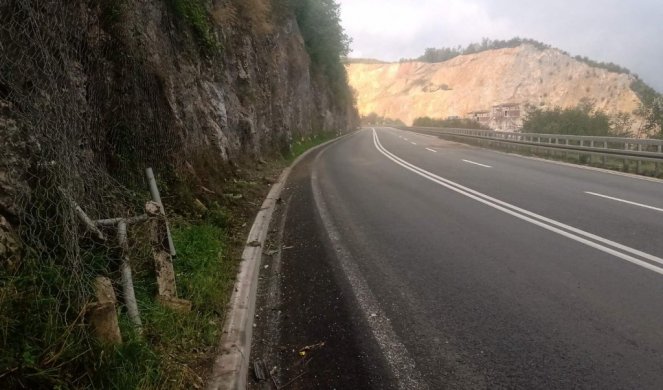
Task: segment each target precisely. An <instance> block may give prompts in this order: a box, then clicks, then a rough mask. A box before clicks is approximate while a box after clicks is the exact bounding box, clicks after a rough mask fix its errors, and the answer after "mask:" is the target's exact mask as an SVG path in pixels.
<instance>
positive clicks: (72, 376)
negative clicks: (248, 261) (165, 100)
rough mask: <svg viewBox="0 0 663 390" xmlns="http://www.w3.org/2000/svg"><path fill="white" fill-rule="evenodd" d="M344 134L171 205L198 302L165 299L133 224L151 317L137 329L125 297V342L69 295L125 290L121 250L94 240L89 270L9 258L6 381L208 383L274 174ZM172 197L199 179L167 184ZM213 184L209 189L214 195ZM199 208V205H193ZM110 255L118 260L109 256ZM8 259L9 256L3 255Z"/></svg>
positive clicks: (142, 303) (189, 293)
mask: <svg viewBox="0 0 663 390" xmlns="http://www.w3.org/2000/svg"><path fill="white" fill-rule="evenodd" d="M334 137H335V134H334V133H324V134H320V135H317V136H311V137H304V138H301V139H299V140H298V141H296V142H294V143H293V144H292V146H291V148H290V152H288V153H286V154H285V155H283V156H273V158H272V159H269V160H268V161H267V162H263V163H261V164H258V165H252V166H250V167H249V166H246V167H243V168H241V169H238V170H237V172H236V174H235V175H234V176H233V177H230V178H228V179H226V181H225V184H223V186H222V187H223V189H222V191H220V193H218V194H217V193H215V194H213V195H210V194H209V190H208V191H207V192H205V193H204V194H198V195H197V196H200V199H202V202H201V204H204V205H203V207H200V206H196V207H197V208H198V211H197V212H181V213H180V214H179V215H178V214H177V213H175V212H173V211H172V210H171V212H169V217H170V223H171V231H172V233H173V239H174V242H175V246H176V248H177V252H178V255H177V258H176V260H175V262H174V268H175V273H176V282H177V290H178V296H179V297H180V298H182V299H187V300H190V301H191V302H192V311H191V312H189V313H179V312H175V311H172V310H170V309H167V308H165V307H163V306H161V305H160V304H158V303H157V302H156V299H155V296H156V291H157V287H156V278H155V275H154V267H153V264H152V262H153V260H152V254H151V248H150V245H149V239H148V238H147V237H146V236H145V235H146V234H147V231H146V229H144V228H141V227H140V225H135V227H132V228H131V229H130V231H129V238H130V247H131V249H130V258H131V264H132V268H133V272H134V275H133V276H134V286H135V292H136V298H137V301H138V305H139V311H140V314H141V319H142V322H143V333H142V335H139V334H137V333H136V332H135V331H134V329H133V327H132V325H131V323H130V321H129V319H128V317H127V314H126V310H125V308H124V307H122V306H120V305H118V313H119V320H120V328H121V333H122V338H123V343H122V344H121V345H118V346H103V345H98V344H97V343H96V341H95V340H94V339H93V338H92V336H91V335H90V332H89V329H88V327H87V325H86V322H85V319H84V315H83V313H84V310H81V309H77V307H78V308H80V307H84V305H85V304H86V302H81V304H80V305H69V303H70V302H69V300H68V296H67V294H68V293H69V292H71V291H78V290H74V287H76V288H78V289H80V285H81V284H83V285H86V286H87V287H85V288H84V290H85V293H84V294H79V295H81V296H83V297H89V298H85V299H90V300H92V299H93V298H92V296H93V295H94V294H93V291H92V288H91V281H92V280H93V279H94V277H95V276H97V275H107V276H108V277H110V278H111V279H112V280H113V283H114V284H115V290H116V292H118V293H119V292H120V290H121V288H120V286H119V280H120V276H119V272H118V270H117V262H116V260H112V259H117V253H113V250H112V248H111V249H109V248H106V247H103V248H97V249H95V247H90V248H86V251H87V252H86V253H88V252H89V253H90V255H89V256H88V257H86V258H85V259H84V261H83V263H82V267H83V271H84V272H82V273H81V274H79V275H73V274H72V272H71V266H70V265H68V264H67V263H66V262H58V260H57V259H58V258H59V257H55V256H54V257H53V259H51V260H49V262H46V261H44V259H38V258H34V259H32V258H26V259H24V262H23V263H22V264H21V265H20V267H21V269H20V270H19V271H20V272H19V271H16V270H15V271H13V272H12V273H9V272H8V268H7V267H5V268H3V267H0V388H1V389H14V388H18V389H24V388H30V389H47V388H48V389H82V388H86V389H87V388H93V389H182V388H187V389H189V388H191V389H196V388H202V387H204V384H205V379H206V377H207V375H208V374H209V372H210V370H211V368H212V363H213V361H214V358H215V356H216V353H217V346H218V342H219V340H220V336H221V331H222V326H223V320H224V316H225V314H226V313H225V310H226V309H225V308H226V304H227V302H228V300H229V297H230V294H231V292H232V286H233V284H234V280H235V276H236V271H237V266H238V263H239V259H240V255H241V251H242V250H243V247H244V243H245V240H246V235H247V233H248V230H249V229H250V227H251V223H252V221H253V219H254V218H255V214H256V212H257V211H258V210H259V208H260V205H261V204H262V201H263V199H264V197H265V196H266V194H267V192H268V191H269V189H270V187H271V184H273V183H274V182H275V181H276V180H277V178H278V176H279V174H280V173H281V171H282V170H283V168H284V167H285V166H287V165H289V164H290V163H291V162H292V161H293V160H294V159H295V158H296V157H297V156H299V155H301V154H302V153H304V152H305V151H306V150H308V149H310V148H311V147H314V146H316V145H319V144H321V143H323V142H325V141H327V140H330V139H332V138H334ZM162 190H163V191H162V195H164V199H166V204H167V206H168V203H169V202H171V201H172V199H174V198H176V197H177V195H178V194H179V195H181V197H183V198H186V199H188V200H187V202H189V203H190V202H192V201H197V200H198V199H197V198H196V195H193V194H188V195H187V196H182V194H184V193H185V192H187V191H190V189H189V188H180V187H178V186H172V187H170V188H169V187H168V186H166V185H165V183H164V185H163V187H162ZM205 194H206V195H205ZM190 206H191V205H189V209H194V208H195V207H190ZM109 260H110V263H109ZM0 265H2V264H0Z"/></svg>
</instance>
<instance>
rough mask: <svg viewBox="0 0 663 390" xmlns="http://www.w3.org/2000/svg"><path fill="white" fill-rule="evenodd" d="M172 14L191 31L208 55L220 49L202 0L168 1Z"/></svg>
mask: <svg viewBox="0 0 663 390" xmlns="http://www.w3.org/2000/svg"><path fill="white" fill-rule="evenodd" d="M168 3H169V4H170V6H171V8H172V9H173V12H174V13H175V14H176V15H177V16H178V17H180V18H182V19H184V20H185V21H186V23H187V24H188V25H189V26H190V27H191V28H192V29H193V32H194V34H195V36H196V39H197V40H198V43H199V44H200V45H201V46H202V47H203V49H205V50H206V51H207V52H208V54H216V53H217V52H219V51H220V50H221V49H222V47H221V44H220V43H219V41H218V40H217V39H216V37H215V36H214V33H213V27H212V23H211V22H210V14H209V12H208V11H207V7H206V5H205V2H204V1H203V0H168Z"/></svg>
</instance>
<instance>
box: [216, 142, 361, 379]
mask: <svg viewBox="0 0 663 390" xmlns="http://www.w3.org/2000/svg"><path fill="white" fill-rule="evenodd" d="M354 133H355V132H352V133H349V134H346V135H343V136H341V137H337V138H334V139H332V140H329V141H327V142H324V143H322V144H320V145H317V146H315V147H313V148H311V149H309V150H307V151H306V152H304V153H302V154H301V155H300V156H299V157H297V159H295V161H293V163H292V164H290V166H289V167H287V168H285V169H284V170H283V172H282V173H281V176H280V177H279V179H278V181H277V182H276V183H275V184H274V185H273V186H272V189H271V190H270V191H269V194H268V195H267V198H266V199H265V201H264V202H263V204H262V207H261V208H260V211H259V212H258V215H257V216H256V219H255V221H254V222H253V226H252V227H251V231H250V232H249V236H248V238H247V240H246V246H245V247H244V252H243V253H242V261H241V264H240V270H239V274H238V275H237V280H236V281H235V287H234V289H233V293H232V296H231V297H230V304H229V311H228V314H227V315H226V319H225V322H224V325H223V334H222V336H221V347H220V354H219V356H218V357H217V358H216V360H215V361H214V367H213V369H212V376H211V377H210V379H209V381H208V384H207V387H206V388H207V389H208V390H243V389H246V387H247V383H248V371H249V361H250V360H249V357H250V353H251V339H252V337H253V318H254V315H255V309H256V295H257V290H258V275H259V274H260V265H261V263H262V252H263V248H264V244H265V240H266V238H267V233H268V232H269V225H270V223H271V221H272V215H273V214H274V210H275V209H276V204H277V201H278V199H279V198H280V196H281V192H282V191H283V188H284V186H285V183H286V181H287V180H288V177H289V176H290V172H291V171H292V168H293V167H295V166H296V165H297V164H299V162H300V161H302V160H303V159H304V158H305V157H306V156H307V155H309V154H310V153H311V152H313V151H315V150H318V149H320V148H323V147H325V146H327V145H329V144H331V143H332V142H336V141H338V140H340V139H342V138H345V137H346V136H348V135H351V134H354Z"/></svg>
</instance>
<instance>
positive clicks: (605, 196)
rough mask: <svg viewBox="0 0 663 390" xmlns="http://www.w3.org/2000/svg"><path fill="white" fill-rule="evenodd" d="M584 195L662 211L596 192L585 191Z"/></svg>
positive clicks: (661, 210)
mask: <svg viewBox="0 0 663 390" xmlns="http://www.w3.org/2000/svg"><path fill="white" fill-rule="evenodd" d="M585 194H587V195H594V196H598V197H601V198H605V199H610V200H616V201H617V202H622V203H628V204H631V205H634V206H639V207H644V208H646V209H651V210H656V211H660V212H663V209H661V208H658V207H654V206H649V205H646V204H642V203H636V202H631V201H630V200H624V199H619V198H613V197H612V196H608V195H602V194H597V193H596V192H589V191H585Z"/></svg>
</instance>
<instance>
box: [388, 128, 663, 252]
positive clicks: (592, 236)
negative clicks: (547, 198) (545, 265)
mask: <svg viewBox="0 0 663 390" xmlns="http://www.w3.org/2000/svg"><path fill="white" fill-rule="evenodd" d="M375 136H376V137H377V134H376V135H375ZM378 143H379V139H378ZM380 146H382V144H381V143H380ZM385 150H386V149H385ZM387 153H390V154H391V152H389V151H387ZM392 155H393V154H392ZM397 158H399V157H397ZM399 159H400V158H399ZM402 161H404V160H402ZM404 162H405V163H406V164H409V165H411V166H413V167H414V168H415V169H421V170H422V171H424V172H426V173H427V174H429V175H432V176H433V177H435V178H436V179H438V180H441V181H443V182H446V183H448V184H450V185H453V186H457V187H458V188H460V189H462V190H464V191H467V192H469V193H472V194H474V195H477V196H480V197H484V198H486V199H488V200H489V201H491V202H494V203H497V204H499V205H502V206H504V207H507V208H511V209H513V210H515V211H517V212H519V213H522V214H525V215H528V216H530V217H533V218H537V219H540V220H542V221H544V222H546V223H549V224H551V225H554V226H557V227H560V228H563V229H566V230H569V231H571V232H573V233H576V234H578V235H581V236H584V237H587V238H590V239H592V240H595V241H599V242H601V243H603V244H606V245H611V246H613V247H615V248H618V249H620V250H622V251H625V252H628V253H631V254H634V255H637V256H640V257H643V258H645V259H647V260H650V261H653V262H656V263H659V264H663V259H661V258H658V257H656V256H653V255H650V254H648V253H645V252H642V251H639V250H637V249H634V248H631V247H628V246H626V245H622V244H620V243H617V242H614V241H610V240H608V239H605V238H603V237H599V236H597V235H595V234H592V233H589V232H586V231H584V230H580V229H577V228H574V227H573V226H569V225H566V224H563V223H561V222H558V221H556V220H554V219H550V218H546V217H544V216H542V215H539V214H535V213H533V212H531V211H528V210H525V209H522V208H520V207H517V206H514V205H512V204H510V203H506V202H503V201H501V200H499V199H496V198H493V197H491V196H488V195H486V194H483V193H481V192H478V191H475V190H473V189H471V188H468V187H465V186H463V185H460V184H458V183H455V182H453V181H450V180H447V179H445V178H442V177H440V176H437V175H435V174H433V173H431V172H428V171H425V170H423V169H422V168H419V167H417V166H415V165H412V164H410V163H408V162H406V161H404Z"/></svg>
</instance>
